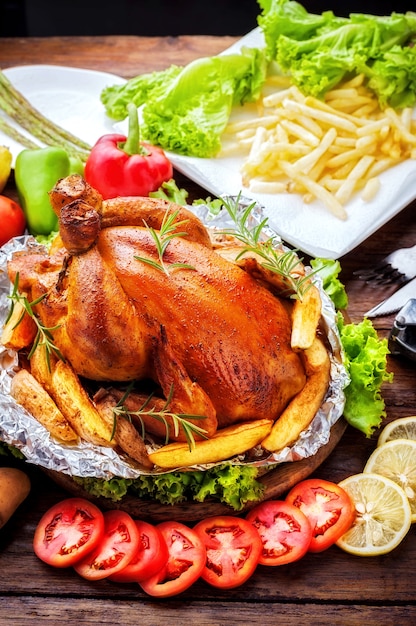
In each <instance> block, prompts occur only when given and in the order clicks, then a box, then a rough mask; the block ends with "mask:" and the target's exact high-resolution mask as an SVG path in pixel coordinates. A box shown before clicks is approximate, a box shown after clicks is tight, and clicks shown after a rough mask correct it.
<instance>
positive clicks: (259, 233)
mask: <svg viewBox="0 0 416 626" xmlns="http://www.w3.org/2000/svg"><path fill="white" fill-rule="evenodd" d="M240 196H241V194H239V195H238V196H236V197H235V198H230V199H223V205H224V208H225V209H226V210H227V212H228V214H229V215H230V217H231V219H232V220H233V221H234V223H235V225H236V228H235V229H233V230H225V231H223V232H224V234H228V235H232V236H234V237H235V238H236V239H238V241H241V243H243V244H244V247H243V248H242V249H241V252H240V253H239V254H238V255H237V259H239V258H240V257H242V256H243V255H244V254H245V253H247V252H253V253H255V254H256V255H257V256H259V257H261V259H262V263H261V266H262V267H264V268H265V269H268V270H270V271H271V272H275V273H276V274H279V275H280V276H282V277H283V278H284V279H285V281H286V283H287V285H288V291H289V290H293V294H292V295H291V297H292V298H298V299H302V297H303V296H304V294H305V293H306V291H307V289H309V287H310V280H309V278H310V277H309V276H299V275H296V274H294V272H293V270H294V269H295V268H296V266H297V265H298V264H299V263H301V262H302V261H303V259H302V258H299V257H298V255H297V251H296V250H287V251H286V252H282V251H280V250H277V249H276V246H275V243H274V240H273V237H269V238H268V239H265V238H264V229H265V227H266V226H267V221H268V220H267V218H265V219H263V220H262V221H261V222H260V223H259V224H257V225H253V226H249V218H250V215H251V213H252V210H253V208H254V206H255V205H256V203H255V202H253V203H252V204H249V205H248V206H247V207H246V208H245V209H244V210H243V211H241V210H240Z"/></svg>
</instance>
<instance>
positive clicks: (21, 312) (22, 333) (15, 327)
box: [0, 302, 37, 351]
mask: <svg viewBox="0 0 416 626" xmlns="http://www.w3.org/2000/svg"><path fill="white" fill-rule="evenodd" d="M19 320H20V321H19ZM36 333H37V327H36V324H35V322H34V321H33V319H32V318H31V317H30V315H29V314H28V313H26V311H25V308H24V306H23V304H21V303H20V302H16V303H15V305H14V308H13V313H12V315H11V316H10V319H9V320H8V322H7V324H5V325H4V327H3V332H2V334H1V337H0V343H2V344H3V345H4V346H5V347H6V348H8V349H10V350H16V351H18V350H21V349H22V348H26V347H27V346H29V345H30V344H31V343H32V342H33V340H34V338H35V336H36Z"/></svg>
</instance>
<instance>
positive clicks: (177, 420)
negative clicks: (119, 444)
mask: <svg viewBox="0 0 416 626" xmlns="http://www.w3.org/2000/svg"><path fill="white" fill-rule="evenodd" d="M133 384H134V383H133ZM131 388H132V385H130V386H129V387H128V389H127V391H126V393H125V394H124V395H123V397H122V398H120V400H119V401H118V403H117V404H116V406H115V407H114V408H113V414H114V423H113V432H112V437H114V434H115V431H116V428H117V418H118V417H125V418H127V419H129V420H130V421H131V418H132V416H133V415H134V416H135V417H137V418H138V420H139V422H140V424H141V436H142V438H143V439H144V438H145V435H146V429H145V425H144V421H143V417H144V416H146V417H153V418H154V419H156V420H158V421H159V422H163V424H164V426H165V431H166V437H165V444H166V443H168V441H169V437H170V425H169V422H168V419H167V418H171V420H172V422H173V432H174V435H175V436H176V437H177V436H178V434H179V430H180V429H181V428H182V430H183V432H184V434H185V438H186V441H187V444H188V446H189V449H190V450H193V449H194V448H195V438H194V435H195V434H197V435H199V436H200V437H203V438H204V439H207V431H206V430H205V429H204V428H200V427H199V426H197V425H196V424H193V423H192V422H191V421H190V420H191V419H193V420H198V419H204V418H205V415H191V414H188V413H173V412H172V411H169V406H170V404H171V402H172V396H173V385H172V386H171V388H170V390H169V395H168V397H167V399H166V402H165V404H164V405H163V406H162V408H161V409H158V410H157V409H156V408H155V407H154V406H153V407H152V408H149V409H148V408H147V407H148V406H149V405H150V403H151V400H152V397H153V394H150V395H149V396H148V398H147V399H146V400H145V401H144V403H143V404H142V406H141V407H140V408H139V409H138V410H137V411H130V410H129V409H127V408H126V406H125V405H124V401H125V399H126V397H127V396H128V394H129V393H130V390H131Z"/></svg>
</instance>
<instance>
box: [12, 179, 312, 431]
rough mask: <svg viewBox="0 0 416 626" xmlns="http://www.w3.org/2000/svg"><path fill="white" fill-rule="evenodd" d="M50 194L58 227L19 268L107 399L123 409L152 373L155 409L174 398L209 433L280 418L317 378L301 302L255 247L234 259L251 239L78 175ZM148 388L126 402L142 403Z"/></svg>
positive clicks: (69, 358) (85, 374)
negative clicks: (266, 268) (298, 329)
mask: <svg viewBox="0 0 416 626" xmlns="http://www.w3.org/2000/svg"><path fill="white" fill-rule="evenodd" d="M50 198H51V203H52V206H53V208H54V210H55V211H56V213H57V214H58V216H59V223H60V234H59V236H58V237H57V239H56V241H55V242H54V244H53V246H52V248H51V250H50V252H49V253H46V252H45V253H39V252H36V253H33V252H30V251H29V252H24V253H20V254H15V255H14V257H13V259H12V260H11V261H10V263H9V276H10V280H11V281H12V282H14V281H15V280H16V276H18V288H19V291H20V292H21V293H25V294H27V298H28V299H29V300H30V301H35V300H38V299H39V302H38V304H36V313H37V315H38V316H39V317H40V319H41V320H42V324H43V325H44V326H45V327H47V328H51V329H53V341H54V344H55V346H57V348H58V349H59V351H60V353H61V355H62V356H63V358H64V360H65V361H66V362H68V363H69V364H70V366H71V367H72V369H73V370H74V372H75V373H76V374H77V375H78V376H80V377H82V378H85V379H88V380H92V381H100V384H102V385H103V387H105V389H106V391H105V393H103V392H101V393H99V394H98V395H97V397H96V402H97V403H99V402H104V403H105V401H108V400H109V398H110V400H111V401H110V404H111V405H112V406H114V404H115V403H117V401H119V400H120V397H121V396H122V394H123V391H122V385H123V384H124V383H127V382H128V381H151V383H152V384H153V385H154V386H156V388H157V389H158V390H159V392H158V393H156V394H155V396H154V398H153V399H152V406H157V405H158V404H157V403H159V404H160V405H162V404H165V405H166V401H167V399H168V398H169V403H170V404H169V407H170V410H171V411H172V412H175V413H180V414H187V415H189V416H191V418H192V416H195V417H198V419H201V418H202V423H201V422H198V425H199V426H201V427H202V428H204V429H205V430H206V432H207V433H208V436H211V435H212V434H213V433H215V431H216V430H217V428H224V427H227V426H229V425H232V424H235V423H238V422H248V421H250V420H259V419H263V418H264V419H268V420H272V421H274V420H276V419H277V418H278V417H279V415H280V414H281V413H282V411H283V410H284V409H285V407H286V406H287V405H288V403H289V402H290V401H291V399H292V398H294V396H296V394H298V393H299V392H300V391H301V390H302V388H303V387H304V385H305V381H306V377H307V376H306V372H305V367H304V362H303V360H302V358H301V356H300V354H299V351H298V350H294V349H293V347H292V345H291V338H292V317H291V316H292V304H291V303H290V302H291V301H290V300H288V299H280V298H279V297H278V295H276V292H275V291H276V286H275V285H273V284H271V283H270V282H269V281H268V280H267V278H268V277H267V275H266V274H267V272H262V271H261V268H260V264H259V263H258V262H257V261H256V259H254V258H253V255H251V256H250V258H248V257H247V258H246V259H244V255H243V256H242V257H241V258H240V260H239V261H238V262H236V258H237V251H239V252H241V247H239V246H238V245H234V244H233V245H231V244H229V245H217V244H215V243H213V239H212V236H210V233H209V232H208V231H207V229H206V228H205V226H204V225H203V224H202V222H201V221H200V220H199V219H198V218H197V217H195V215H194V214H193V213H192V212H190V211H189V210H187V209H185V208H184V207H180V206H178V205H174V204H172V203H168V202H166V201H163V200H159V199H151V198H115V199H112V200H106V201H103V200H102V198H101V197H100V195H99V194H98V193H97V192H96V191H95V190H93V189H92V188H91V187H89V186H88V185H87V183H86V182H85V180H84V179H83V178H82V177H80V176H78V175H74V176H70V177H68V178H66V179H63V180H61V181H59V182H58V183H57V185H56V187H55V188H54V189H53V190H52V191H51V193H50ZM273 280H274V279H273V277H272V279H271V282H272V283H273ZM276 280H277V282H279V280H280V279H276ZM143 397H144V396H143V393H142V392H139V391H137V390H136V391H134V392H133V393H131V394H130V395H128V396H127V398H126V399H125V401H126V403H127V404H129V403H130V406H131V407H132V410H133V408H134V407H136V408H137V406H139V405H141V404H142V403H143ZM152 424H153V426H152V427H149V428H150V431H153V432H155V433H156V434H158V433H159V434H160V433H162V431H163V430H164V425H163V424H161V423H160V421H157V420H153V421H152ZM172 438H173V439H175V436H173V437H172ZM176 438H177V439H180V438H181V435H180V433H177V434H176Z"/></svg>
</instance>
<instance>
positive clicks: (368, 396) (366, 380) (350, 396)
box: [338, 315, 393, 437]
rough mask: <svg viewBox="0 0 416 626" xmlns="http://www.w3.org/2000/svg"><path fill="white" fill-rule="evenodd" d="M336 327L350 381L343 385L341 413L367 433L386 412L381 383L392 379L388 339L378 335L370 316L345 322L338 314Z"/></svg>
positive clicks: (376, 425) (371, 430)
mask: <svg viewBox="0 0 416 626" xmlns="http://www.w3.org/2000/svg"><path fill="white" fill-rule="evenodd" d="M338 327H339V332H340V337H341V342H342V345H343V348H344V362H345V366H346V368H347V370H348V372H349V375H350V384H349V385H348V386H347V387H346V388H345V400H346V401H345V408H344V417H345V419H346V420H347V422H348V423H349V424H351V426H354V427H355V428H358V430H361V431H362V432H363V433H364V434H365V435H366V436H367V437H370V436H371V434H372V433H373V432H374V430H375V429H376V428H378V427H379V426H380V424H381V421H382V418H383V417H385V415H386V412H385V402H384V399H383V397H382V395H381V387H382V385H383V383H385V382H392V380H393V373H389V372H388V371H387V354H389V349H388V343H387V339H380V338H379V337H378V335H377V332H376V330H375V328H374V326H373V324H372V322H371V320H369V319H364V320H363V321H362V322H360V323H359V324H345V322H344V320H343V318H342V316H341V315H339V317H338Z"/></svg>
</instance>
